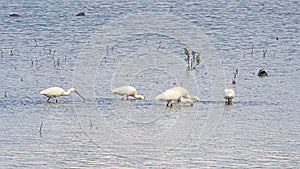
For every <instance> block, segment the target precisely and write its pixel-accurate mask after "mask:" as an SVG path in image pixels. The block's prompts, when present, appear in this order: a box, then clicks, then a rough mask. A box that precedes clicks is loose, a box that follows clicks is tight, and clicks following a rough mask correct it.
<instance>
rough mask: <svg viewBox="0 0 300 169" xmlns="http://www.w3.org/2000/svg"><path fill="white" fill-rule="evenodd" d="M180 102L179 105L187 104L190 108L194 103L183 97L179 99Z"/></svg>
mask: <svg viewBox="0 0 300 169" xmlns="http://www.w3.org/2000/svg"><path fill="white" fill-rule="evenodd" d="M180 102H181V103H187V104H190V105H191V106H193V104H194V102H193V100H192V99H189V98H184V97H181V98H180Z"/></svg>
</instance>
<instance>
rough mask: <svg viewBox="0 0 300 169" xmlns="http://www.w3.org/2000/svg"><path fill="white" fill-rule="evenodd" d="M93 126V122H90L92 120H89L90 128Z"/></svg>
mask: <svg viewBox="0 0 300 169" xmlns="http://www.w3.org/2000/svg"><path fill="white" fill-rule="evenodd" d="M92 128H93V123H92V120H90V129H92Z"/></svg>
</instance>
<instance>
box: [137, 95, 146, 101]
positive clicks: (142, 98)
mask: <svg viewBox="0 0 300 169" xmlns="http://www.w3.org/2000/svg"><path fill="white" fill-rule="evenodd" d="M135 98H136V99H138V100H145V97H144V96H142V95H136V97H135Z"/></svg>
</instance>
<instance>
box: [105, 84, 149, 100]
mask: <svg viewBox="0 0 300 169" xmlns="http://www.w3.org/2000/svg"><path fill="white" fill-rule="evenodd" d="M111 93H112V94H118V95H121V96H123V97H122V100H123V99H124V98H125V97H126V98H127V100H128V97H129V96H132V97H134V98H136V99H138V100H144V99H145V98H144V96H142V95H137V92H136V88H134V87H133V86H122V87H117V88H115V89H112V90H111Z"/></svg>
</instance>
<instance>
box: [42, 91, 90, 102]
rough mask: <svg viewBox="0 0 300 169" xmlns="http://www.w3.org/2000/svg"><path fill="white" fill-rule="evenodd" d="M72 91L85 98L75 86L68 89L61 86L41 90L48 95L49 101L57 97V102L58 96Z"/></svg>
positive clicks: (69, 93) (67, 94)
mask: <svg viewBox="0 0 300 169" xmlns="http://www.w3.org/2000/svg"><path fill="white" fill-rule="evenodd" d="M72 93H76V94H78V95H79V96H80V97H81V98H82V99H83V100H85V99H84V98H83V97H82V96H81V95H80V94H79V93H78V92H77V91H76V89H75V88H70V89H69V90H68V91H65V90H64V89H62V88H60V87H50V88H48V89H45V90H42V91H41V92H40V94H41V95H44V96H46V97H48V100H47V102H49V100H50V99H51V98H55V99H56V103H57V102H58V98H59V97H60V96H69V95H71V94H72Z"/></svg>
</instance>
